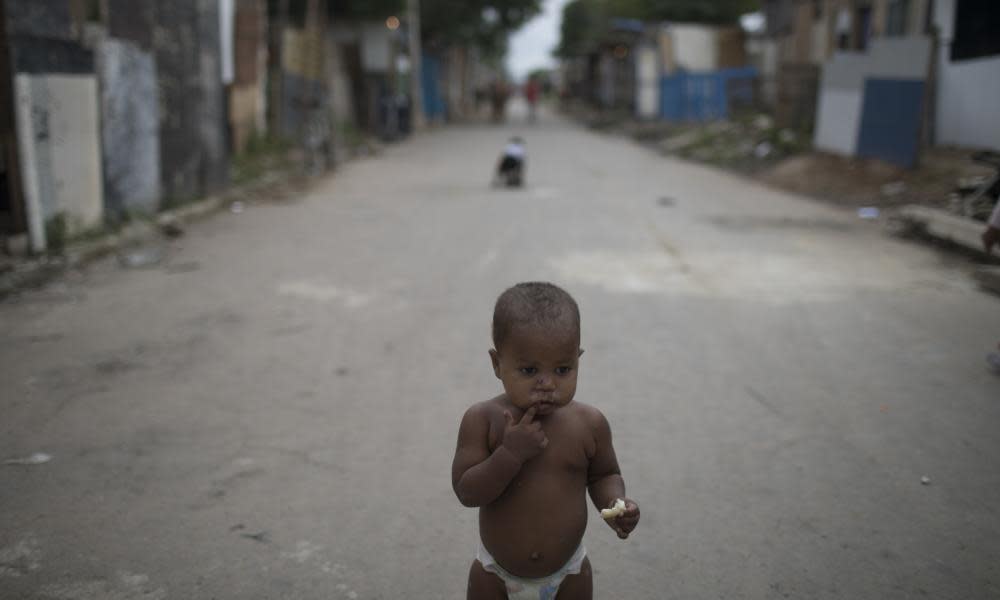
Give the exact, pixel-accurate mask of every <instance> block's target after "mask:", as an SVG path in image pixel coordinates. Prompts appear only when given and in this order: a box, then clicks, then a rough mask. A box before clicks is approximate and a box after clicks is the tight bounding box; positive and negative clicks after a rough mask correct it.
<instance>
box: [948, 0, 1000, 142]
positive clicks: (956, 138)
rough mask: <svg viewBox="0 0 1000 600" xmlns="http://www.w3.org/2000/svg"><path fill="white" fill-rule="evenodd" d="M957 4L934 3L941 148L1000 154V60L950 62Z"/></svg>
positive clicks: (950, 1)
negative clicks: (937, 35) (965, 148)
mask: <svg viewBox="0 0 1000 600" xmlns="http://www.w3.org/2000/svg"><path fill="white" fill-rule="evenodd" d="M954 11H955V0H937V1H936V2H934V23H935V25H937V27H938V29H939V31H940V34H941V40H940V45H939V49H938V79H937V115H936V116H935V135H936V138H937V139H936V142H937V143H938V144H953V145H957V146H972V147H983V148H993V149H997V150H1000V56H990V57H986V58H979V59H974V60H963V61H961V62H951V40H952V36H953V28H954V24H955V16H954V15H955V12H954Z"/></svg>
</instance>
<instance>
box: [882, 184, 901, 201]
mask: <svg viewBox="0 0 1000 600" xmlns="http://www.w3.org/2000/svg"><path fill="white" fill-rule="evenodd" d="M879 189H880V191H881V192H882V195H883V196H885V197H887V198H892V197H893V196H898V195H900V194H902V193H903V192H905V191H906V182H903V181H893V182H891V183H886V184H883V185H882V187H881V188H879Z"/></svg>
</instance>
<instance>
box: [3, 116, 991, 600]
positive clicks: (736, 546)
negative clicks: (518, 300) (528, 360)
mask: <svg viewBox="0 0 1000 600" xmlns="http://www.w3.org/2000/svg"><path fill="white" fill-rule="evenodd" d="M520 118H521V116H520V115H518V114H516V111H515V115H514V116H513V117H512V119H513V120H512V122H510V123H508V124H507V125H506V126H503V127H490V126H486V125H482V126H465V127H448V128H441V129H436V130H432V131H430V132H428V133H426V134H424V135H420V136H418V137H416V138H415V139H412V140H410V141H406V142H404V143H401V144H399V145H395V146H391V147H389V148H387V150H386V151H385V152H384V153H383V154H382V155H380V156H378V157H373V158H368V159H364V160H359V161H356V162H353V163H350V164H348V165H346V166H345V167H343V168H342V169H341V170H339V171H338V172H337V173H336V174H334V175H333V176H331V177H329V178H327V179H325V180H322V181H321V182H319V183H318V184H317V185H316V186H314V187H313V188H312V189H311V190H310V191H309V192H308V193H305V194H302V195H300V196H295V197H293V198H287V199H284V200H274V201H268V202H255V203H250V204H248V206H247V207H246V209H245V210H244V211H243V212H242V213H240V214H233V213H230V212H226V213H222V214H219V215H217V216H215V217H213V218H211V219H209V220H207V221H204V222H202V223H200V224H197V225H195V226H192V227H191V228H189V230H188V233H187V235H186V236H184V237H183V238H180V239H179V240H177V241H175V242H172V243H170V245H169V246H168V247H167V248H166V255H165V257H164V260H163V262H161V263H160V264H158V265H154V266H151V267H149V268H144V269H125V268H123V267H122V266H121V265H120V264H119V262H118V261H116V260H115V259H113V258H112V259H108V260H106V261H103V262H100V263H97V264H95V265H92V266H91V267H90V268H88V269H87V270H86V271H85V272H83V273H79V274H71V275H69V276H66V277H64V278H62V279H60V280H58V281H55V282H53V283H51V284H50V285H48V286H46V287H44V288H42V289H40V290H36V291H32V292H29V293H26V294H23V295H21V296H19V297H16V298H12V299H8V300H6V301H4V302H3V303H0V331H2V335H3V338H2V339H3V343H2V345H0V390H2V394H0V397H2V398H0V459H3V460H5V461H7V460H11V459H14V460H15V461H16V460H17V459H26V458H27V459H29V460H27V461H26V462H32V461H31V460H30V457H31V456H32V455H34V454H36V453H44V454H45V455H47V456H48V457H49V460H48V461H47V462H41V464H27V465H25V464H3V465H0V598H3V599H4V600H6V599H14V598H31V599H36V598H38V599H49V598H52V599H61V600H98V599H112V600H139V599H148V600H154V599H155V600H164V599H179V600H187V599H200V598H206V599H208V598H215V599H219V600H222V599H233V600H236V599H239V600H244V599H265V598H267V599H277V598H296V599H299V598H301V599H320V598H322V599H374V598H382V599H396V598H420V599H425V598H426V599H448V600H451V599H459V598H463V597H464V593H465V581H466V574H467V570H468V567H469V564H470V562H471V560H472V558H473V554H474V550H475V547H476V544H477V531H476V511H475V510H473V509H467V508H463V507H462V506H461V505H460V504H459V502H458V501H457V500H456V498H455V496H454V494H453V493H452V490H451V484H450V473H449V469H450V464H451V459H452V454H453V451H454V444H455V438H456V433H457V428H458V423H459V419H460V418H461V415H462V413H463V411H464V410H465V408H466V407H467V406H468V405H469V404H471V403H472V402H475V401H478V400H482V399H485V398H488V397H490V396H492V395H494V394H496V393H498V390H500V386H499V382H498V381H497V380H496V379H495V378H494V377H493V374H492V372H491V370H490V367H489V359H488V356H487V350H488V349H489V347H490V340H489V323H490V318H491V311H492V303H493V301H494V299H495V298H496V296H497V294H498V293H499V292H500V291H502V290H503V289H504V288H505V287H506V286H508V285H510V284H513V283H515V282H517V281H521V280H531V279H544V280H551V281H554V282H557V283H559V284H561V285H563V286H565V287H566V288H567V289H568V290H570V291H571V292H572V293H573V294H574V295H575V296H576V297H577V299H578V300H579V303H580V306H581V309H582V314H583V345H584V347H585V348H586V351H587V352H586V355H585V356H584V357H583V359H582V363H581V374H580V377H581V381H580V387H579V391H578V395H577V399H578V400H580V401H584V402H587V403H591V404H594V405H596V406H598V407H600V408H601V409H602V410H603V411H604V412H605V414H606V415H607V417H608V418H609V420H610V422H611V425H612V429H613V431H614V434H615V440H616V446H617V449H618V455H619V459H620V461H621V464H622V468H623V470H624V475H625V479H626V482H627V485H628V489H629V494H630V495H631V496H632V497H634V498H635V499H637V500H638V501H639V503H640V505H641V507H642V521H641V522H640V524H639V527H638V528H637V530H636V532H635V534H634V535H633V537H632V538H631V539H629V540H627V541H624V542H623V541H620V540H618V539H617V538H616V536H615V535H614V534H613V532H612V531H611V530H610V529H609V528H607V527H606V526H604V525H603V524H602V523H601V522H599V520H598V519H597V517H596V512H595V513H594V518H592V519H591V522H590V528H589V529H588V532H587V535H586V538H585V542H586V546H587V548H588V551H589V553H590V557H591V560H592V562H593V565H594V567H595V588H596V597H598V598H606V599H607V598H625V599H637V600H638V599H659V598H678V599H701V598H706V599H708V598H732V599H735V598H761V599H771V598H806V599H823V598H847V599H861V598H872V599H880V600H881V599H897V598H898V599H903V598H920V597H927V598H935V599H944V598H954V599H985V598H1000V377H998V376H996V375H993V374H991V373H990V372H988V370H987V368H986V364H985V362H984V359H983V357H984V355H985V353H986V352H987V351H989V350H990V349H991V348H992V347H994V346H996V344H997V342H998V341H1000V301H998V299H997V298H996V297H991V296H988V295H986V294H984V293H982V292H980V291H978V290H977V289H976V287H975V285H974V283H973V282H972V281H971V279H970V278H969V277H968V273H967V270H966V268H965V267H964V266H963V265H962V264H961V263H960V262H957V261H953V260H950V259H947V258H945V257H943V256H941V255H939V254H937V253H935V252H934V251H931V250H928V249H924V248H922V247H919V246H916V245H913V244H910V243H907V242H902V241H897V240H893V239H889V238H886V237H884V236H883V235H882V234H881V233H880V232H879V230H878V228H877V227H876V226H874V225H872V224H871V223H868V222H863V221H860V220H859V219H858V218H857V216H856V215H854V214H851V213H848V212H843V211H840V210H838V209H835V208H831V207H828V206H824V205H821V204H817V203H815V202H812V201H810V200H807V199H804V198H801V197H796V196H793V195H789V194H785V193H781V192H778V191H774V190H771V189H767V188H765V187H762V186H760V185H757V184H756V183H754V182H752V181H748V180H746V179H741V178H739V177H735V176H732V175H727V174H724V173H721V172H718V171H714V170H711V169H708V168H703V167H700V166H695V165H692V164H686V163H682V162H676V161H673V160H670V159H666V158H663V157H661V156H658V155H656V154H654V153H652V152H650V151H648V150H646V149H643V148H641V147H638V146H636V145H634V144H632V143H630V142H628V141H626V140H623V139H619V138H614V137H604V136H601V135H597V134H594V133H590V132H587V131H585V130H583V129H581V128H579V127H576V126H574V125H571V124H569V123H566V122H563V121H560V120H558V119H556V118H554V117H552V116H548V117H547V118H545V119H543V120H542V121H541V122H540V123H538V124H536V125H532V126H527V125H524V124H523V123H521V122H520V121H519V119H520ZM514 133H520V134H521V135H523V136H524V137H525V138H526V139H527V145H528V151H529V156H530V158H529V161H530V163H529V168H528V176H527V187H526V188H524V189H522V190H518V191H508V190H502V189H491V188H490V187H489V186H488V181H489V178H490V175H491V171H492V168H493V165H494V163H495V160H496V158H497V153H498V152H499V150H500V148H501V147H502V146H503V145H504V142H505V140H506V138H507V137H508V136H509V135H512V134H514ZM36 458H37V457H36ZM44 460H45V457H41V458H40V459H39V460H36V461H35V462H40V461H44ZM925 477H926V478H929V483H926V484H925V483H922V478H925ZM924 481H928V480H924Z"/></svg>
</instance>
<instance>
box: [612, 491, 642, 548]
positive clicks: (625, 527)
mask: <svg viewBox="0 0 1000 600" xmlns="http://www.w3.org/2000/svg"><path fill="white" fill-rule="evenodd" d="M624 500H625V512H624V513H622V514H621V515H619V516H617V517H615V518H613V519H607V522H608V525H610V526H611V528H612V529H614V530H615V533H617V534H618V537H620V538H621V539H623V540H624V539H625V538H627V537H628V534H630V533H632V530H633V529H635V526H636V525H638V524H639V505H638V504H636V503H635V501H634V500H629V499H628V498H624Z"/></svg>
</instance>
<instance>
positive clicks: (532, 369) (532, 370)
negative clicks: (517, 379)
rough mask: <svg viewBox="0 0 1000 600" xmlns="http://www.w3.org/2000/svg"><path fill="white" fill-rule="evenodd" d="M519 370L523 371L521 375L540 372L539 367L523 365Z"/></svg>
mask: <svg viewBox="0 0 1000 600" xmlns="http://www.w3.org/2000/svg"><path fill="white" fill-rule="evenodd" d="M518 371H520V372H521V375H534V374H535V373H537V372H538V369H536V368H535V367H521V368H520V369H518Z"/></svg>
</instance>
